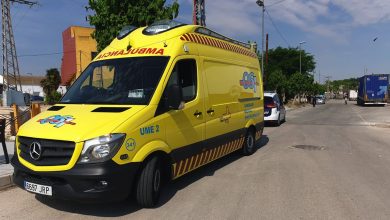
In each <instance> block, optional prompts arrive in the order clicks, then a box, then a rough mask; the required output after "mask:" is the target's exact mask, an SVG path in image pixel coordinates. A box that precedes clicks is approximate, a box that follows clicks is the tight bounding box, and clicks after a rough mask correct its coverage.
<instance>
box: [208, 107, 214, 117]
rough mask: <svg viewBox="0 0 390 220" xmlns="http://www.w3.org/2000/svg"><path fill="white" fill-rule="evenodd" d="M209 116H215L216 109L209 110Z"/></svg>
mask: <svg viewBox="0 0 390 220" xmlns="http://www.w3.org/2000/svg"><path fill="white" fill-rule="evenodd" d="M207 114H209V115H211V116H213V115H214V109H212V108H210V109H209V110H207Z"/></svg>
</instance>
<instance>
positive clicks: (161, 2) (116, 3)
mask: <svg viewBox="0 0 390 220" xmlns="http://www.w3.org/2000/svg"><path fill="white" fill-rule="evenodd" d="M88 3H89V7H88V8H89V9H92V10H93V11H94V12H95V14H94V15H89V16H88V20H89V23H90V24H91V25H93V26H95V32H94V33H93V35H92V36H93V37H94V38H95V39H96V41H97V44H98V51H101V50H103V49H104V48H105V47H106V46H107V45H109V44H110V42H111V41H112V39H113V38H114V37H116V36H117V34H118V33H119V31H120V30H121V29H122V27H124V26H126V25H133V26H136V27H142V26H145V25H149V24H151V23H153V22H154V21H156V20H163V19H173V18H176V17H177V15H178V13H179V3H178V2H177V0H175V1H174V2H173V3H172V5H165V3H166V0H127V1H124V0H89V1H88Z"/></svg>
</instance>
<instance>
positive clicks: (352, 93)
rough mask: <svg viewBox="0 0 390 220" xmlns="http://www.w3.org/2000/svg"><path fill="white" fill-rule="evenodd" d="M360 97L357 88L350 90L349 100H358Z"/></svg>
mask: <svg viewBox="0 0 390 220" xmlns="http://www.w3.org/2000/svg"><path fill="white" fill-rule="evenodd" d="M357 97H358V93H357V91H356V90H349V92H348V99H349V101H356V100H357Z"/></svg>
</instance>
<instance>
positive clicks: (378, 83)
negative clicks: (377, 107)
mask: <svg viewBox="0 0 390 220" xmlns="http://www.w3.org/2000/svg"><path fill="white" fill-rule="evenodd" d="M387 84H388V78H387V76H367V79H366V92H367V98H368V99H369V100H372V101H382V100H384V99H385V95H386V93H387Z"/></svg>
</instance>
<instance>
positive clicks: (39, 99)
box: [30, 95, 43, 102]
mask: <svg viewBox="0 0 390 220" xmlns="http://www.w3.org/2000/svg"><path fill="white" fill-rule="evenodd" d="M30 101H32V102H43V97H42V96H39V95H33V96H31V98H30Z"/></svg>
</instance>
